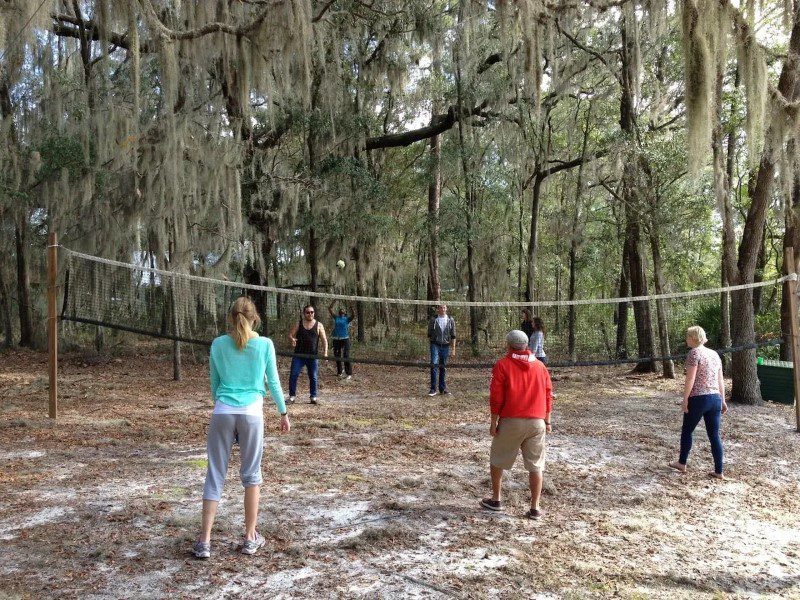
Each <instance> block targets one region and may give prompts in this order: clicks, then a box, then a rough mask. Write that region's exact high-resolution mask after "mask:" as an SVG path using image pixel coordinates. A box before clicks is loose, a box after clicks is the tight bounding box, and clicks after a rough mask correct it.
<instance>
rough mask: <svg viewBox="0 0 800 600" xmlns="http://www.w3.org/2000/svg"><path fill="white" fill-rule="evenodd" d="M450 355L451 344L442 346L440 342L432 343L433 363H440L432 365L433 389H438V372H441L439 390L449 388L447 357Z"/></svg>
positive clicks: (442, 390)
mask: <svg viewBox="0 0 800 600" xmlns="http://www.w3.org/2000/svg"><path fill="white" fill-rule="evenodd" d="M448 356H450V346H449V345H448V346H441V345H439V344H431V364H432V365H439V366H438V367H431V391H432V392H435V391H436V372H437V371H438V372H439V391H440V392H444V391H445V390H447V381H446V380H445V363H447V357H448Z"/></svg>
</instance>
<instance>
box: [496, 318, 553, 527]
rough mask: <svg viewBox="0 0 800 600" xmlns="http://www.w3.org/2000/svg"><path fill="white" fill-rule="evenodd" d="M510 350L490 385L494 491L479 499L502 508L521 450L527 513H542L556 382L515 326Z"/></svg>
mask: <svg viewBox="0 0 800 600" xmlns="http://www.w3.org/2000/svg"><path fill="white" fill-rule="evenodd" d="M506 343H507V344H508V353H507V354H506V355H505V356H504V357H503V358H501V359H500V360H499V361H497V363H496V364H495V365H494V368H493V369H492V382H491V384H490V385H489V407H490V409H491V412H492V422H491V425H490V427H489V434H490V435H491V436H492V450H491V453H490V456H489V462H490V463H491V464H490V466H489V473H490V475H491V478H492V497H491V498H484V499H483V500H481V506H483V507H484V508H487V509H489V510H495V511H500V510H503V504H502V501H501V500H500V487H501V483H502V480H503V471H504V470H509V469H511V467H513V466H514V462H515V461H516V460H517V455H518V454H519V452H520V450H521V451H522V460H523V462H524V464H525V469H526V470H527V471H528V483H529V485H530V488H531V509H530V510H529V511H528V512H527V513H525V516H526V517H528V518H530V519H539V518H540V517H541V515H542V512H541V511H540V510H539V496H541V493H542V471H543V470H544V455H545V443H544V440H545V432H547V433H550V431H551V428H550V412H551V411H552V408H553V384H552V383H551V382H550V374H549V373H548V372H547V367H545V366H544V364H543V363H542V361H540V360H538V359H537V358H536V357H535V356H534V355H533V354H532V353H531V352H530V350H528V336H527V335H525V333H524V332H522V331H519V330H518V329H515V330H513V331H510V332H509V333H508V335H507V336H506Z"/></svg>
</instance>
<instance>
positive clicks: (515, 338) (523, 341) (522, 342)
mask: <svg viewBox="0 0 800 600" xmlns="http://www.w3.org/2000/svg"><path fill="white" fill-rule="evenodd" d="M506 342H507V343H508V345H509V346H511V347H512V348H514V350H524V349H525V348H527V347H528V336H527V335H525V332H524V331H520V330H519V329H512V330H511V331H509V332H508V335H506Z"/></svg>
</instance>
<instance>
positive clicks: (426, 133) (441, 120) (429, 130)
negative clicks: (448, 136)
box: [366, 100, 488, 150]
mask: <svg viewBox="0 0 800 600" xmlns="http://www.w3.org/2000/svg"><path fill="white" fill-rule="evenodd" d="M487 104H488V101H486V100H484V101H483V102H482V103H481V104H480V105H479V106H476V107H475V108H473V109H472V110H469V111H464V113H463V114H462V115H461V116H460V117H459V115H458V113H457V110H458V109H457V108H456V107H455V106H451V107H450V108H449V109H447V113H446V114H444V115H434V116H433V117H432V118H431V124H430V125H427V126H425V127H420V128H419V129H412V130H411V131H404V132H402V133H389V134H387V135H381V136H377V137H371V138H367V143H366V150H377V149H379V148H396V147H398V146H408V145H410V144H413V143H414V142H419V141H421V140H427V139H429V138H432V137H433V136H435V135H439V134H440V133H444V132H445V131H447V130H448V129H452V127H453V126H454V125H455V124H456V123H458V122H459V120H461V119H466V118H469V117H473V116H475V115H479V114H480V113H481V111H482V110H483V109H484V108H486V106H487Z"/></svg>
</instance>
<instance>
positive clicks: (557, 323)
mask: <svg viewBox="0 0 800 600" xmlns="http://www.w3.org/2000/svg"><path fill="white" fill-rule="evenodd" d="M555 279H556V302H561V263H560V262H559V263H558V264H557V265H556V277H555ZM554 310H555V317H553V333H554V334H558V333H560V332H561V306H560V305H559V304H556V305H555V307H554Z"/></svg>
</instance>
